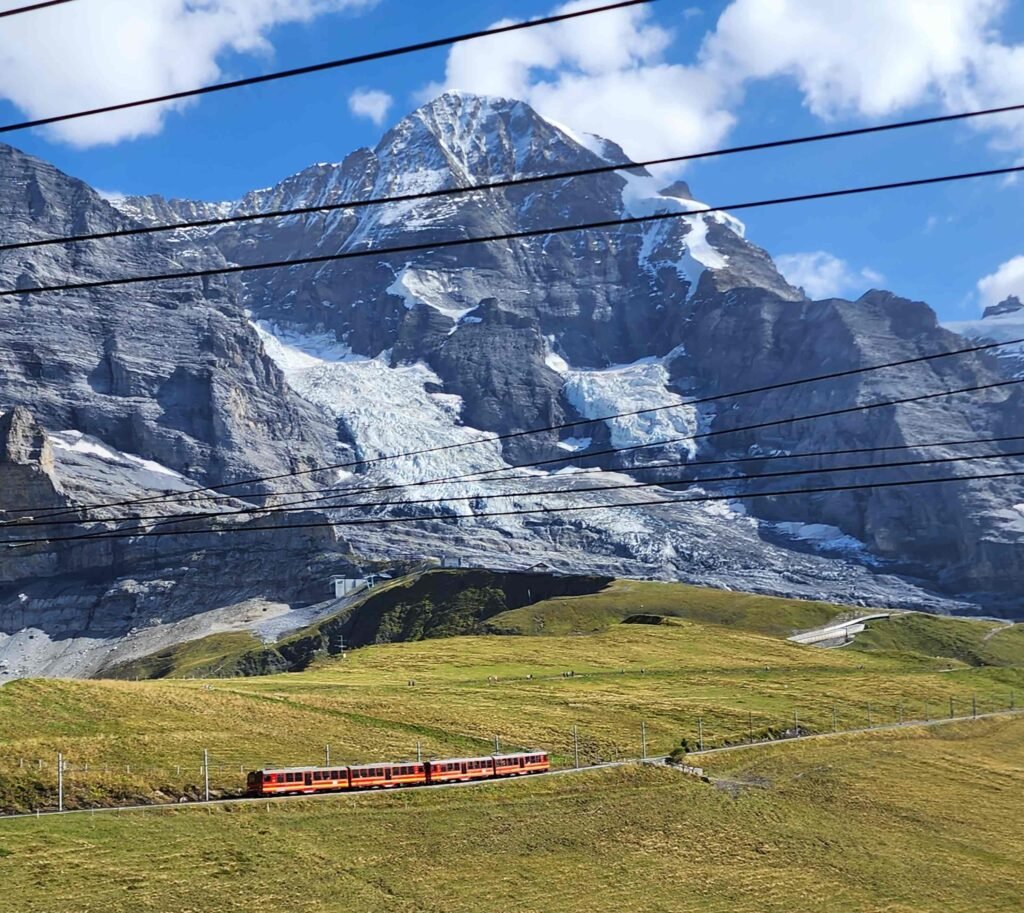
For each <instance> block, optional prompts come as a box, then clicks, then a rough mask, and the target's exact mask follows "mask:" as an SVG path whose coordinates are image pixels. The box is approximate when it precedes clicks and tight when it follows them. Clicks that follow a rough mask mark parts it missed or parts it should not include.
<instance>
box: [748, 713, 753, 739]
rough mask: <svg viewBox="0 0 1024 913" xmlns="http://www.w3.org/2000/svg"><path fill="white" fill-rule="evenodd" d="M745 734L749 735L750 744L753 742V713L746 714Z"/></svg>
mask: <svg viewBox="0 0 1024 913" xmlns="http://www.w3.org/2000/svg"><path fill="white" fill-rule="evenodd" d="M747 734H748V735H749V736H750V744H751V745H753V744H754V714H753V713H748V714H747Z"/></svg>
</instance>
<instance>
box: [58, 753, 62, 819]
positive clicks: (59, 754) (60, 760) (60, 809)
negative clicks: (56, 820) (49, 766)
mask: <svg viewBox="0 0 1024 913" xmlns="http://www.w3.org/2000/svg"><path fill="white" fill-rule="evenodd" d="M57 810H58V811H64V755H63V754H61V753H60V752H59V751H58V752H57Z"/></svg>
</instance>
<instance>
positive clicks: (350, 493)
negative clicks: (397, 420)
mask: <svg viewBox="0 0 1024 913" xmlns="http://www.w3.org/2000/svg"><path fill="white" fill-rule="evenodd" d="M1014 441H1024V434H1013V435H1007V436H1005V437H979V438H969V439H966V440H965V439H962V438H960V439H957V440H948V441H922V442H916V443H912V444H891V445H888V446H883V447H845V448H842V449H839V450H802V451H793V452H783V453H770V454H758V455H755V456H738V457H721V458H718V459H714V460H660V461H657V462H654V463H644V464H643V465H640V466H630V467H628V468H627V469H607V468H604V467H589V468H585V469H582V468H581V469H578V470H577V471H576V472H574V473H572V476H571V478H573V479H578V478H580V477H581V476H588V475H623V474H636V473H641V472H649V471H651V470H661V469H700V468H702V467H705V466H725V465H734V464H747V463H766V462H776V461H786V460H804V459H811V458H820V457H833V456H856V455H860V454H866V453H891V452H893V451H899V450H931V449H934V448H937V447H966V446H972V445H978V444H1004V443H1010V442H1014ZM1001 455H1006V454H1001ZM529 465H530V464H528V463H526V464H520V465H516V466H514V467H512V468H513V469H524V468H529ZM872 465H877V464H872ZM840 468H842V467H833V469H840ZM472 475H474V473H471V472H469V473H466V476H467V478H465V479H464V480H463V481H468V482H473V481H480V482H489V481H492V480H491V479H478V480H475V479H472V478H469V476H472ZM548 478H549V480H550V481H553V482H555V481H564V480H565V479H566V478H567V477H564V476H563V477H559V478H555V477H550V476H549V477H548ZM729 478H735V479H736V481H743V480H744V479H747V480H757V479H759V478H761V476H760V475H756V474H755V475H750V476H729ZM536 480H537V477H536V476H511V477H506V478H504V479H499V480H497V481H502V482H533V481H536ZM688 481H690V482H693V483H694V484H700V483H703V482H708V481H714V480H713V479H708V478H703V477H696V478H693V479H689V480H688ZM442 484H447V483H446V482H439V481H436V480H434V479H422V480H419V481H416V482H395V483H388V484H382V485H371V486H366V487H363V488H343V489H340V490H333V491H325V492H324V493H323V495H322V496H318V495H317V493H316V492H311V491H309V490H298V489H295V490H291V491H279V492H275V493H274V496H275V497H278V496H280V495H303V496H304V497H303V498H302V499H301V500H297V501H286V502H283V503H276V504H271V505H266V506H263V507H252V508H247V509H241V508H239V509H237V510H233V511H224V512H217V513H185V514H178V515H171V514H144V515H136V514H127V515H122V516H115V517H101V518H98V519H95V520H90V519H88V518H77V519H73V520H60V519H50V520H45V519H44V520H39V519H35V518H32V519H18V520H8V521H0V531H3V530H8V529H26V528H31V527H41V526H45V527H48V528H52V527H57V526H82V525H84V524H88V523H131V522H140V523H141V522H143V521H154V520H156V521H174V522H184V521H186V520H197V519H203V518H210V517H231V516H245V515H249V514H258V513H263V512H266V511H268V510H277V509H278V508H281V507H293V506H299V505H305V506H304V507H303V508H302V509H303V510H331V509H335V508H337V507H348V506H359V507H365V506H368V505H367V504H366V502H360V501H356V502H353V503H352V504H341V505H328V506H324V505H323V504H322V502H323V501H325V500H328V499H330V498H342V497H344V498H349V497H354V496H358V495H365V494H378V493H380V492H382V491H393V490H402V489H407V488H423V487H433V486H437V485H442ZM652 484H665V485H669V484H673V483H672V482H659V481H656V482H654V483H652ZM572 490H573V491H576V490H578V489H572ZM505 494H507V495H508V496H519V495H521V494H528V492H508V493H505ZM471 497H473V498H488V497H492V496H491V495H489V494H487V493H481V494H477V495H473V496H471ZM191 500H192V501H198V500H200V499H199V498H193V499H191ZM203 500H206V501H213V502H218V501H238V500H239V498H238V496H230V495H225V496H220V497H210V498H205V499H203ZM430 500H434V501H443V500H445V499H444V498H433V499H430ZM183 501H184V502H185V503H187V501H188V499H180V500H179V499H176V500H175V503H182V502H183ZM165 503H166V502H165ZM384 503H386V504H388V505H395V504H397V503H399V502H395V501H387V502H384ZM401 503H405V504H408V503H412V502H409V501H405V502H401ZM20 510H24V509H22V508H8V511H9V512H11V513H14V512H15V511H20ZM62 516H63V513H62Z"/></svg>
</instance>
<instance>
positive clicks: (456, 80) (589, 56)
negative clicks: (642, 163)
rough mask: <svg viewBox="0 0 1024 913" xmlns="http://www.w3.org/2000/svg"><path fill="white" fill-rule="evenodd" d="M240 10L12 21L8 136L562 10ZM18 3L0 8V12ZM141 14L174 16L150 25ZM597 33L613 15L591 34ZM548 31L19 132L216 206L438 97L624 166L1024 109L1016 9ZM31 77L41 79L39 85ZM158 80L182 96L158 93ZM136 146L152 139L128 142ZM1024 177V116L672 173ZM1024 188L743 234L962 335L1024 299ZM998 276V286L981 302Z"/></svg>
mask: <svg viewBox="0 0 1024 913" xmlns="http://www.w3.org/2000/svg"><path fill="white" fill-rule="evenodd" d="M239 2H241V0H194V2H190V3H186V2H185V0H146V3H136V2H135V0H80V2H79V3H75V4H70V5H68V6H65V7H57V8H55V9H54V10H50V11H44V12H40V13H36V14H30V15H26V16H21V17H15V18H14V19H12V20H5V22H4V23H2V24H0V97H2V98H5V99H8V100H4V101H0V122H9V121H15V120H18V119H21V118H23V117H24V116H25V114H26V112H28V113H31V114H33V115H38V114H40V113H51V112H54V111H58V110H66V109H69V108H73V107H77V106H78V104H79V98H80V97H81V98H82V99H83V100H84V99H89V100H90V101H91V100H92V99H94V98H95V99H98V100H99V101H101V102H102V101H117V100H122V99H127V98H130V97H135V96H137V95H139V94H149V91H150V89H153V90H164V91H166V90H167V89H168V88H177V87H179V86H181V85H191V84H194V82H195V79H198V80H199V81H200V82H204V81H212V80H220V79H224V78H231V77H234V76H240V75H248V74H251V73H258V72H265V71H267V70H270V69H279V68H285V67H290V66H297V65H301V64H304V63H309V62H315V61H319V60H324V59H330V58H333V57H339V56H344V55H347V54H350V53H356V52H360V51H364V50H368V49H375V48H383V47H388V46H391V45H398V44H404V43H407V42H410V41H418V40H423V39H425V38H428V37H435V36H441V35H445V34H454V33H457V32H461V31H466V30H471V29H476V28H485V27H488V26H490V25H492V24H494V23H495V22H497V21H498V20H500V19H502V18H504V17H507V16H514V17H516V18H526V17H530V16H540V15H545V14H548V13H550V12H552V11H553V10H554V9H555V8H556V7H555V5H554V4H552V3H550V2H547V3H545V2H536V0H516V2H515V3H512V2H510V0H476V2H473V3H461V2H449V3H443V4H441V3H429V4H428V3H422V2H413V0H376V2H372V0H246V2H247V3H248V4H249V5H248V6H246V7H245V8H244V12H242V11H240V10H242V7H237V4H238V3H239ZM126 3H130V4H131V16H130V17H129V16H128V14H127V13H126V10H127V9H128V7H126V6H124V4H126ZM15 5H18V4H17V3H14V2H13V0H4V2H0V9H3V8H9V7H11V6H15ZM584 5H591V6H593V5H597V0H589V2H588V3H586V4H584ZM74 7H77V8H78V9H77V10H76V12H75V13H74V15H73V16H72V15H71V13H70V11H71V10H72V8H74ZM194 7H200V8H202V11H205V13H208V14H209V15H210V16H211V18H210V19H209V21H208V23H203V25H202V29H201V31H199V32H197V31H188V28H187V27H186V26H187V21H186V18H183V17H186V16H187V14H188V12H189V9H190V8H194ZM808 7H815V10H814V11H809V10H808ZM830 7H831V8H830ZM851 7H852V8H851ZM894 7H900V9H899V10H898V11H895V12H894V11H893V8H894ZM147 8H148V11H149V13H150V14H152V15H153V16H155V17H157V19H158V20H159V17H160V16H165V17H168V18H166V20H159V21H157V22H156V23H155V24H154V23H153V22H147V21H145V16H146V15H147ZM826 8H830V9H826ZM254 10H255V11H256V12H255V13H254V12H253V11H254ZM107 16H109V17H116V18H110V19H107V18H106V17H107ZM76 17H80V18H76ZM126 17H127V18H130V19H131V21H130V22H129V23H128V24H127V25H125V21H126ZM131 17H134V18H131ZM303 18H305V19H306V20H307V21H297V20H301V19H303ZM602 18H608V19H609V21H607V22H605V23H604V24H599V23H598V22H597V20H598V19H602ZM135 19H138V21H135ZM30 20H33V21H30ZM97 20H99V21H97ZM947 20H948V21H947ZM164 21H166V23H167V24H166V26H165V25H163V22H164ZM183 23H184V24H183ZM937 23H938V24H937ZM943 23H945V25H943ZM15 26H16V27H17V29H20V31H18V32H15V31H13V29H14V28H15ZM129 27H130V28H131V29H132V30H131V31H122V32H118V33H117V34H114V33H115V32H116V31H117V30H118V29H122V28H123V29H128V28H129ZM547 28H549V27H545V28H544V29H537V30H534V31H533V32H531V33H529V35H530V37H529V38H528V39H526V40H525V43H524V42H523V41H519V42H518V43H517V42H516V41H510V40H508V39H504V38H494V39H487V41H486V42H479V43H477V44H476V45H474V46H473V47H470V46H468V45H467V46H464V48H463V49H461V50H460V52H458V53H457V54H456V55H451V56H450V55H449V52H448V51H447V50H440V51H434V52H427V53H421V54H415V55H410V56H406V57H403V58H398V59H394V60H390V61H384V62H380V63H374V64H368V65H365V66H358V67H353V68H350V69H347V70H343V71H338V72H333V73H327V74H321V75H315V76H309V77H303V78H299V79H294V80H288V81H285V82H281V83H276V84H270V85H265V86H257V87H253V88H248V89H243V90H240V91H233V92H229V93H224V94H222V95H217V96H211V97H208V98H204V99H202V100H200V101H198V102H197V103H194V104H191V105H189V106H187V107H186V108H185V109H184V110H181V111H175V112H170V113H168V114H167V115H166V116H164V117H163V118H162V120H160V119H159V118H158V119H157V120H156V121H155V122H154V123H148V124H142V126H141V127H139V126H138V124H135V125H128V126H126V127H125V128H124V129H120V128H118V127H117V126H116V124H115V125H114V126H110V127H106V126H104V124H103V123H102V120H101V119H97V121H98V123H97V124H95V125H90V126H89V127H88V128H86V127H85V126H84V125H83V126H82V128H81V129H82V130H83V131H86V132H82V133H79V134H74V133H69V134H66V135H54V134H52V133H51V134H47V133H44V132H41V131H37V132H33V133H22V134H14V135H10V136H8V137H6V139H7V140H8V141H9V142H12V143H13V144H14V145H16V146H18V147H19V148H22V149H25V150H26V151H29V152H32V153H34V154H36V155H39V156H40V157H42V158H45V159H47V160H49V161H52V162H54V163H55V164H57V165H58V166H59V167H61V168H62V169H64V170H66V171H68V172H70V173H71V174H74V175H76V176H78V177H81V178H83V179H85V180H86V181H88V182H89V183H91V184H92V185H94V186H96V187H98V188H101V189H103V190H106V191H117V192H123V193H151V192H158V193H162V194H164V195H167V196H182V197H191V198H199V199H211V200H213V199H228V198H233V197H236V196H239V195H241V194H242V193H244V192H245V191H246V190H249V189H253V188H256V187H263V186H267V185H269V184H272V183H274V182H276V181H277V180H279V179H281V178H283V177H285V176H286V175H288V174H290V173H292V172H294V171H297V170H299V169H301V168H302V167H304V166H306V165H308V164H310V163H312V162H316V161H338V160H340V159H341V158H343V157H344V156H345V155H346V154H347V153H348V152H350V151H352V150H353V149H355V148H357V147H359V146H362V145H372V144H373V143H375V142H376V140H377V139H378V138H379V136H380V134H381V133H382V132H383V130H384V129H386V128H387V127H388V126H389V125H391V124H392V123H394V122H395V121H396V120H397V119H399V118H400V117H401V116H402V115H403V114H405V113H407V112H408V111H410V110H412V109H413V108H414V107H415V106H416V105H417V104H418V103H419V101H420V99H422V98H424V97H426V95H427V94H429V91H430V88H429V87H430V86H432V85H433V86H435V87H438V88H440V87H441V86H443V85H445V84H449V85H452V84H453V85H456V86H458V87H460V88H464V89H468V90H478V91H494V90H501V91H502V94H517V95H526V96H528V97H529V100H531V101H532V102H533V103H534V104H535V106H536V107H538V109H540V110H541V113H544V114H548V115H549V116H552V117H553V118H554V119H556V120H559V121H561V122H565V123H568V124H569V126H571V127H573V128H576V129H580V130H590V131H593V132H598V133H603V134H604V135H607V136H609V137H610V138H611V139H615V140H617V141H619V142H622V143H624V144H625V145H626V146H627V151H629V152H630V153H631V154H632V155H633V156H634V157H643V156H646V155H650V156H655V155H660V154H672V153H674V152H688V151H695V150H698V149H704V148H712V147H714V146H716V145H722V144H726V145H731V144H734V143H744V142H756V141H759V140H764V139H771V138H781V137H785V136H791V135H797V134H801V133H812V132H819V131H822V130H826V129H839V128H842V127H845V126H854V125H861V124H866V123H875V122H883V121H887V120H899V119H904V118H907V117H916V116H924V115H928V114H932V113H940V112H942V111H949V110H957V109H959V108H970V107H976V106H977V107H984V106H988V105H994V104H1007V103H1013V102H1017V101H1024V49H1022V48H1021V47H1019V43H1020V42H1022V41H1024V8H1022V4H1021V3H1019V2H1014V3H1009V2H1004V0H927V2H925V0H901V2H900V3H899V4H893V3H888V2H883V0H877V2H876V0H864V2H863V3H861V4H858V5H851V4H848V3H840V2H838V0H816V3H815V4H807V3H805V2H802V0H720V2H716V3H711V2H705V3H701V2H689V0H682V2H678V0H660V2H658V3H656V4H654V5H653V7H652V8H651V9H650V11H649V12H648V11H636V12H633V13H631V14H629V16H626V15H624V14H618V15H616V16H614V17H613V16H612V15H609V14H601V15H599V16H595V17H590V19H588V20H586V24H584V23H582V22H581V23H580V25H579V26H578V27H576V28H575V30H574V31H573V32H571V33H570V32H564V33H562V37H557V36H556V37H554V38H545V37H543V36H542V35H541V34H540V33H541V32H543V31H545V30H547ZM62 30H64V31H66V32H67V33H68V37H67V41H68V43H67V45H66V46H64V48H63V51H62V46H61V44H60V41H59V37H60V34H61V31H62ZM83 30H85V33H84V34H83ZM90 30H93V31H90ZM5 33H6V35H7V37H8V39H9V41H8V42H6V44H7V45H8V47H7V48H6V49H5V48H4V47H3V44H5V42H3V37H4V35H5ZM936 33H938V34H936ZM523 34H524V35H525V34H526V33H523ZM55 35H56V36H57V38H58V40H57V42H56V48H54V44H55V42H54V36H55ZM197 35H201V39H202V40H200V39H197V37H196V36H197ZM211 35H212V36H213V37H210V36H211ZM14 41H17V42H18V44H19V46H27V49H26V50H25V55H26V56H24V57H15V58H14V59H7V58H8V56H9V55H10V53H11V52H10V47H11V46H12V43H13V42H14ZM104 42H109V43H110V47H105V46H104ZM168 45H169V46H168ZM83 47H84V48H86V49H87V50H82V48H83ZM30 54H35V55H36V56H35V57H30V56H29V55H30ZM46 54H50V55H52V56H57V57H60V59H59V60H53V59H50V60H46V59H45V55H46ZM76 55H77V56H76ZM161 55H164V56H163V57H161ZM619 56H621V58H622V59H621V60H618V57H619ZM524 61H527V62H532V63H533V64H535V65H534V66H532V67H531V66H525V65H524ZM41 66H45V67H46V70H45V78H44V77H43V75H41V74H43V72H44V71H42V70H34V69H33V68H34V67H41ZM76 67H87V68H88V72H89V74H90V75H89V77H88V78H87V79H85V80H84V81H83V80H82V79H81V78H79V79H74V76H75V71H76ZM179 70H180V72H176V71H179ZM108 71H109V72H108ZM81 72H84V71H83V70H79V73H81ZM168 72H172V74H173V75H172V77H168V76H167V73H168ZM54 73H56V74H57V75H56V76H54V75H53V74H54ZM62 73H63V74H64V77H63V78H65V79H66V80H67V82H66V83H62V82H61V74H62ZM5 74H6V75H5ZM168 78H172V79H177V80H178V82H171V83H166V84H165V82H162V81H161V80H166V79H168ZM190 78H191V79H192V81H191V82H190V81H189V80H190ZM359 90H373V91H374V92H378V93H386V95H387V96H389V97H390V98H391V99H392V103H391V106H390V108H389V110H388V111H387V114H386V115H385V116H384V117H383V119H382V120H381V122H380V123H379V124H378V123H374V121H373V119H371V118H370V117H368V116H365V115H364V116H359V115H356V114H354V113H353V112H352V111H351V110H350V98H351V96H352V94H353V93H354V92H357V91H359ZM90 93H91V94H90ZM12 100H13V101H12ZM147 116H152V115H147ZM108 123H109V122H108ZM105 130H107V131H108V133H104V131H105ZM133 130H135V131H136V132H143V133H146V132H149V134H150V135H142V136H138V137H136V138H131V137H130V136H125V135H124V134H126V133H129V134H130V133H131V132H132V131H133ZM1020 161H1024V127H1022V124H1021V122H1020V121H1015V122H1011V123H1003V124H999V125H988V126H987V128H986V129H975V128H971V127H968V126H964V125H952V126H941V127H929V128H924V129H919V130H914V131H907V132H903V133H897V134H890V135H886V136H881V137H873V138H869V139H858V140H852V141H845V142H842V141H841V142H833V143H828V144H819V145H815V146H812V147H806V148H802V149H789V150H778V151H771V152H764V153H757V154H751V155H744V156H736V157H731V158H728V159H724V160H720V161H715V160H709V161H706V162H701V163H697V164H694V165H692V166H690V167H688V168H687V169H686V170H685V173H683V174H682V175H681V176H682V177H684V178H685V179H686V180H687V181H688V182H689V183H690V185H691V187H692V189H693V191H694V194H695V196H697V197H698V198H700V199H701V200H704V201H706V202H708V203H711V204H713V205H719V204H728V203H732V202H739V201H743V200H748V199H757V198H762V197H773V196H780V195H785V194H790V193H801V192H806V191H815V190H820V189H829V188H833V187H839V186H846V185H856V184H868V183H874V182H880V181H888V180H900V179H904V178H910V177H917V176H923V175H932V174H936V175H937V174H942V173H946V172H955V171H968V170H977V169H980V168H987V167H1000V166H1004V165H1008V164H1015V163H1017V162H1020ZM1022 194H1024V181H1022V182H1021V183H1019V184H1008V183H1007V182H1005V181H1001V180H1000V179H987V180H981V181H975V182H970V183H966V184H959V185H950V186H947V187H935V188H926V189H914V190H906V191H899V192H895V193H892V194H888V195H874V196H871V197H860V198H853V199H849V200H845V201H831V202H823V203H815V204H796V205H792V206H786V207H780V208H777V209H771V210H760V211H747V212H745V213H743V214H742V218H743V220H744V221H745V222H746V223H747V225H748V236H749V237H750V239H751V240H752V241H754V242H755V243H757V244H759V245H760V246H762V247H765V248H766V249H767V250H768V251H769V252H770V253H771V254H772V255H773V256H776V257H779V258H781V262H782V263H783V264H784V265H785V267H786V269H787V270H788V271H789V272H790V273H791V274H792V276H795V277H796V278H805V279H806V280H807V282H808V289H809V291H813V288H812V286H814V288H819V289H820V290H821V291H822V292H823V293H825V292H840V293H842V294H844V295H846V296H850V297H856V295H858V294H860V293H861V292H863V291H864V290H865V289H866V288H868V287H871V286H882V287H885V288H890V289H892V290H894V291H896V292H897V293H899V294H902V295H905V296H907V297H910V298H918V299H922V300H925V301H928V302H929V303H930V304H932V306H933V307H935V309H936V310H937V311H938V312H939V314H940V317H941V318H943V319H947V320H955V319H966V318H970V317H973V316H975V315H976V314H977V313H978V310H979V308H980V306H981V305H982V303H984V302H983V299H985V298H987V299H992V298H994V297H998V296H999V295H1001V294H1003V293H1008V292H1010V291H1017V290H1018V288H1019V289H1020V291H1021V292H1022V293H1024V260H1021V261H1019V265H1020V269H1018V268H1017V267H1016V266H1015V265H1014V264H1016V263H1018V261H1016V260H1015V259H1014V258H1017V257H1021V256H1022V255H1024V238H1022V233H1021V219H1020V215H1019V213H1020V211H1021V202H1022V199H1021V196H1022ZM1000 267H1002V268H1003V270H1002V272H998V271H999V270H1000ZM987 276H989V277H991V276H996V278H993V279H990V280H989V281H988V283H987V285H985V286H984V289H985V290H986V291H984V292H979V290H978V283H979V281H981V280H983V279H984V278H985V277H987Z"/></svg>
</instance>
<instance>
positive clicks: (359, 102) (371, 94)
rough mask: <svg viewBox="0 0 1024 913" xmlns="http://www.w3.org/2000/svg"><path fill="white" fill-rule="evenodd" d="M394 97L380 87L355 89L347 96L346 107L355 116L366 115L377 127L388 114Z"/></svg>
mask: <svg viewBox="0 0 1024 913" xmlns="http://www.w3.org/2000/svg"><path fill="white" fill-rule="evenodd" d="M394 101H395V100H394V99H393V98H392V97H391V96H390V95H388V93H387V92H382V91H381V90H380V89H356V90H355V92H353V93H352V94H351V95H350V96H349V97H348V108H349V110H350V111H351V112H352V113H353V114H354V115H356V117H367V118H369V119H370V120H372V121H373V122H374V123H375V124H376V125H377V126H378V127H379V126H380V125H381V124H383V123H384V118H385V117H387V116H388V111H390V110H391V105H392V104H394Z"/></svg>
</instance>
